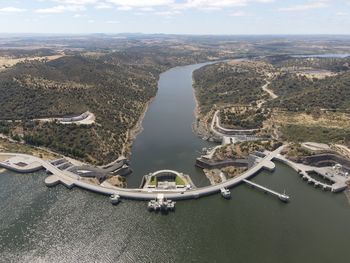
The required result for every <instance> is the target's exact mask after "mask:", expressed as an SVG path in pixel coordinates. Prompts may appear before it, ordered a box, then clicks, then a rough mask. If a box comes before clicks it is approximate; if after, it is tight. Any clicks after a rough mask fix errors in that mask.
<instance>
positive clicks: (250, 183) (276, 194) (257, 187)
mask: <svg viewBox="0 0 350 263" xmlns="http://www.w3.org/2000/svg"><path fill="white" fill-rule="evenodd" d="M242 181H243V182H245V183H246V184H247V185H249V186H251V187H253V188H256V189H259V190H261V191H263V192H264V193H268V194H271V195H273V196H277V197H278V198H279V199H280V200H281V201H283V202H288V201H289V196H288V195H286V194H284V193H283V194H280V193H278V192H276V191H273V190H271V189H269V188H267V187H265V186H262V185H260V184H257V183H253V182H251V181H249V180H247V179H243V180H242Z"/></svg>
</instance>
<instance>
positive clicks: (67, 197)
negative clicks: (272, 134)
mask: <svg viewBox="0 0 350 263" xmlns="http://www.w3.org/2000/svg"><path fill="white" fill-rule="evenodd" d="M202 65H203V64H198V65H190V66H184V67H177V68H174V69H171V70H169V71H167V72H165V73H163V74H162V75H161V77H160V80H159V90H158V93H157V96H156V98H155V99H154V101H153V102H152V104H151V105H150V107H149V109H148V111H147V113H146V116H145V118H144V120H143V128H144V130H143V132H142V133H141V134H139V135H138V137H137V138H136V140H135V142H134V145H133V148H132V157H131V165H132V168H133V170H134V173H133V174H132V175H130V176H129V177H128V185H129V186H130V187H134V186H137V187H138V186H139V184H140V181H141V178H142V176H143V175H144V174H147V173H150V172H154V171H156V170H158V169H165V168H166V169H174V170H178V171H180V172H184V173H187V174H190V175H191V178H192V180H193V181H194V183H195V184H196V185H197V186H204V185H208V180H207V179H206V178H205V176H204V174H203V173H202V171H201V170H199V169H197V168H195V167H194V162H195V158H196V157H197V156H198V155H199V154H198V151H200V150H201V149H202V148H203V147H208V146H210V143H208V142H205V141H203V140H201V139H200V138H198V137H197V136H196V135H194V134H193V132H192V124H193V122H194V121H195V118H194V114H193V112H194V107H195V101H194V97H193V90H192V71H193V70H195V69H197V68H199V67H201V66H202ZM45 176H46V174H45V173H44V172H39V173H34V174H28V175H21V174H15V173H12V172H8V171H4V170H2V171H0V200H1V201H0V262H122V263H124V262H236V263H240V262H241V263H250V262H253V263H254V262H263V263H280V262H284V263H295V262H308V263H313V262H315V263H326V262H347V261H348V260H349V259H348V257H349V255H348V252H347V251H348V246H349V241H350V227H349V224H350V206H349V203H348V201H347V199H346V197H345V195H344V194H333V193H330V192H323V191H322V190H320V189H315V188H313V187H312V186H310V185H308V184H307V183H305V181H303V180H302V179H301V178H300V177H299V176H298V175H297V173H296V172H294V171H293V170H291V169H290V168H288V167H286V166H284V165H282V164H277V167H276V170H275V172H273V173H268V172H261V173H260V174H259V175H258V176H256V177H255V178H254V179H253V181H255V182H258V183H260V184H262V185H264V186H268V187H270V188H271V189H274V190H276V191H279V192H283V190H286V192H287V194H288V195H290V196H291V201H290V203H288V204H284V203H282V202H280V201H279V200H277V199H276V198H273V197H271V196H270V195H265V194H263V193H261V192H260V191H256V190H254V189H251V188H249V187H248V186H247V185H241V186H239V187H236V188H234V189H232V199H231V200H225V199H223V198H222V197H221V196H220V194H217V195H213V196H210V197H204V198H200V199H198V200H189V201H179V202H177V204H176V211H175V212H174V213H169V214H168V215H163V214H156V213H150V212H148V211H147V209H146V208H147V202H137V201H129V200H122V202H121V203H120V204H119V205H118V206H112V205H111V204H110V201H109V199H108V198H107V197H105V196H101V195H98V194H94V193H91V192H88V191H85V190H81V189H78V188H73V189H71V190H68V189H66V188H65V187H64V186H61V185H60V186H57V187H54V188H47V187H46V186H45V184H44V178H45Z"/></svg>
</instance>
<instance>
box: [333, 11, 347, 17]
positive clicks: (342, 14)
mask: <svg viewBox="0 0 350 263" xmlns="http://www.w3.org/2000/svg"><path fill="white" fill-rule="evenodd" d="M335 15H336V16H347V15H348V13H346V12H337V13H335Z"/></svg>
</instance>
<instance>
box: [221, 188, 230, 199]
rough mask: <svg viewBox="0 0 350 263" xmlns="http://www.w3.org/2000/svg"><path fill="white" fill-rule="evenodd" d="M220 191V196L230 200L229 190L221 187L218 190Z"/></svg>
mask: <svg viewBox="0 0 350 263" xmlns="http://www.w3.org/2000/svg"><path fill="white" fill-rule="evenodd" d="M220 191H221V195H222V197H223V198H225V199H230V198H231V192H230V190H228V189H226V188H225V187H223V188H221V189H220Z"/></svg>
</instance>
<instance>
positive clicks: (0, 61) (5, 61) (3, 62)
mask: <svg viewBox="0 0 350 263" xmlns="http://www.w3.org/2000/svg"><path fill="white" fill-rule="evenodd" d="M63 56H65V55H64V54H57V55H53V56H44V57H25V58H11V57H0V70H5V69H6V68H10V67H13V66H14V65H16V64H17V63H19V62H23V61H28V60H29V61H31V60H48V61H50V60H55V59H58V58H61V57H63Z"/></svg>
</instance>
